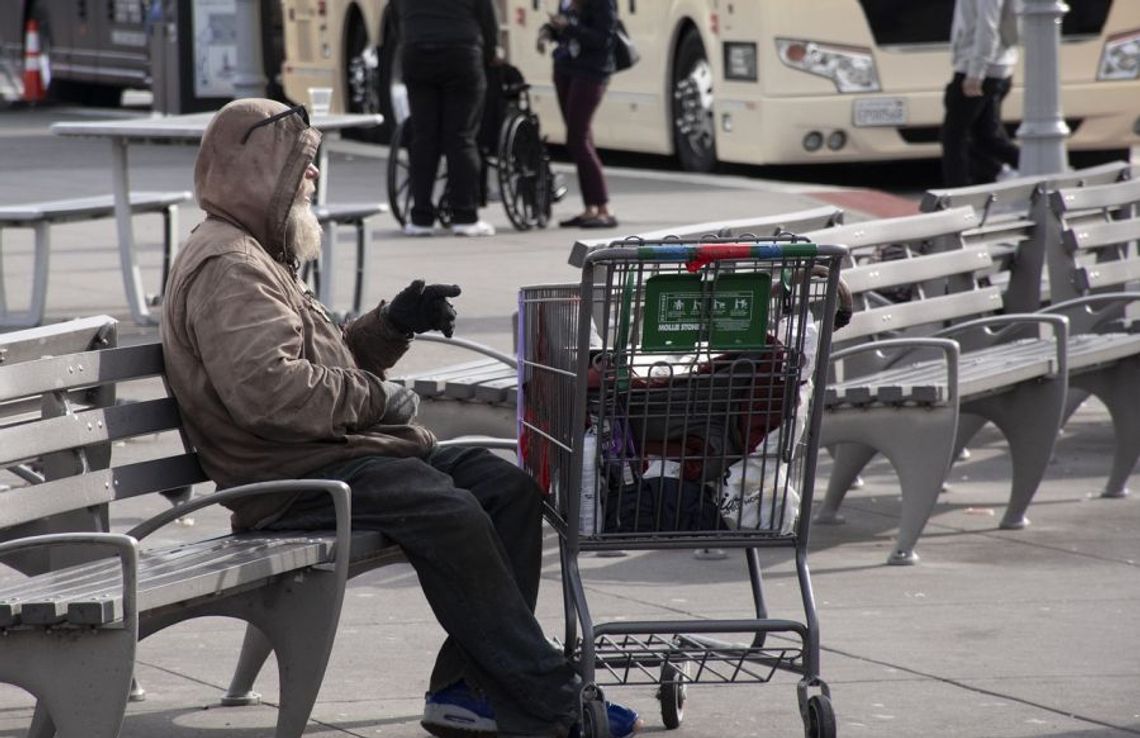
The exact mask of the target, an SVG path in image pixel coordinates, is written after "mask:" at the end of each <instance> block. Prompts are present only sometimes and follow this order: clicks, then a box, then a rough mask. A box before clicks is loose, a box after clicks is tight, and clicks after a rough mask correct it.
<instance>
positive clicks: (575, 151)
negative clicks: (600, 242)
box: [539, 0, 618, 228]
mask: <svg viewBox="0 0 1140 738" xmlns="http://www.w3.org/2000/svg"><path fill="white" fill-rule="evenodd" d="M616 28H617V6H616V4H615V0H562V4H561V6H560V12H559V13H558V15H554V16H551V18H550V22H549V23H547V24H546V25H545V26H544V27H543V31H542V33H541V35H540V37H539V43H540V45H541V44H542V42H543V41H544V40H545V39H551V40H553V41H555V42H557V44H558V45H557V47H556V48H555V49H554V87H555V89H556V90H557V91H558V107H559V108H560V109H561V111H562V120H563V121H564V122H565V123H566V148H567V150H569V152H570V156H571V157H572V158H573V159H574V163H575V164H576V165H577V167H578V184H579V186H580V188H581V190H582V201H583V203H584V204H585V209H584V210H583V211H582V212H581V213H580V214H578V215H576V216H574V217H573V218H570V219H568V220H564V221H561V222H560V223H559V225H561V226H562V227H564V228H575V227H576V228H615V227H616V226H617V224H618V222H617V218H615V217H614V215H613V213H611V212H610V209H609V193H608V191H607V190H606V177H605V174H604V173H603V172H602V160H601V159H599V158H598V151H597V149H595V148H594V137H593V135H592V134H591V133H590V122H591V121H592V120H593V118H594V112H595V111H596V110H597V109H598V105H600V104H601V102H602V97H603V96H604V95H605V94H606V86H607V85H608V84H609V80H610V75H611V74H613V73H614V33H615V30H616Z"/></svg>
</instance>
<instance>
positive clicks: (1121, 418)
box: [1066, 357, 1140, 497]
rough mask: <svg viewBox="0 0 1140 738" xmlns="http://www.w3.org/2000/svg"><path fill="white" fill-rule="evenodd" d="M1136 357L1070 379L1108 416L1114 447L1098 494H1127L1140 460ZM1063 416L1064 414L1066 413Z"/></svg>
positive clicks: (1138, 362)
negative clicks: (1131, 477) (1103, 483)
mask: <svg viewBox="0 0 1140 738" xmlns="http://www.w3.org/2000/svg"><path fill="white" fill-rule="evenodd" d="M1138 372H1140V358H1138V357H1133V358H1130V359H1127V360H1123V361H1118V362H1117V363H1116V364H1114V365H1112V366H1110V367H1106V368H1104V369H1100V370H1097V371H1092V372H1087V373H1085V374H1078V375H1077V376H1075V377H1073V378H1072V379H1071V380H1070V381H1071V382H1072V387H1071V388H1070V392H1069V394H1073V393H1072V391H1071V390H1072V388H1076V389H1079V390H1080V391H1081V394H1082V395H1084V394H1085V393H1091V394H1093V395H1095V396H1096V397H1097V399H1099V400H1100V401H1101V402H1103V403H1104V405H1105V407H1107V408H1108V414H1109V415H1110V416H1111V417H1112V432H1113V439H1114V441H1115V443H1116V449H1115V451H1114V453H1113V456H1112V468H1111V470H1110V471H1109V474H1108V480H1107V481H1106V482H1105V485H1104V489H1103V490H1102V491H1101V494H1100V496H1101V497H1127V496H1128V487H1127V484H1128V477H1129V476H1131V475H1132V470H1133V469H1134V468H1135V467H1136V461H1137V459H1140V412H1137V410H1136V386H1135V384H1136V377H1137V375H1138V374H1137V373H1138ZM1066 419H1067V416H1066Z"/></svg>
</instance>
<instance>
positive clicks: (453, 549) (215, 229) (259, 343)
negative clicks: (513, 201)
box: [160, 99, 640, 738]
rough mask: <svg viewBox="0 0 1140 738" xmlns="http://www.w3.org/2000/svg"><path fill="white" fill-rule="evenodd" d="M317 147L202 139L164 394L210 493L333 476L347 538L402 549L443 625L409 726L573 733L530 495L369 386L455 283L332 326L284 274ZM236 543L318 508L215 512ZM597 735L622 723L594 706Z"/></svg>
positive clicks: (294, 275) (272, 133)
mask: <svg viewBox="0 0 1140 738" xmlns="http://www.w3.org/2000/svg"><path fill="white" fill-rule="evenodd" d="M320 138H321V136H320V133H318V132H317V131H316V130H314V129H313V128H311V127H309V125H308V117H307V114H306V112H305V109H304V107H301V106H298V107H294V108H287V107H285V106H284V105H282V104H281V103H278V102H274V101H272V100H258V99H242V100H237V101H234V102H231V103H229V104H228V105H226V106H225V107H223V108H222V109H221V110H220V111H219V112H218V113H217V115H216V116H215V117H214V119H213V121H212V122H211V123H210V125H209V127H208V128H207V129H206V133H205V135H204V136H203V138H202V145H201V147H200V149H199V151H198V158H197V161H196V162H195V166H194V190H195V194H196V196H197V199H198V204H199V206H200V207H201V208H202V209H203V210H204V211H205V212H206V219H205V220H204V221H203V222H202V223H201V224H199V225H198V226H197V227H196V228H195V229H194V232H193V233H192V234H191V236H190V238H189V239H188V240H187V241H186V243H185V245H184V246H183V247H182V249H181V250H180V251H179V252H178V257H177V258H176V259H175V261H174V264H173V265H172V267H171V270H170V279H169V282H168V284H169V287H168V289H167V292H166V296H165V298H164V299H163V303H162V324H161V327H160V333H161V338H162V346H163V352H164V356H165V361H166V371H167V376H168V378H169V381H170V387H171V390H172V391H173V393H174V397H175V398H176V399H177V401H178V406H179V411H180V413H181V414H182V417H183V419H184V421H185V424H186V430H187V433H188V435H189V437H190V440H191V441H192V442H193V444H194V447H195V449H196V450H197V452H198V455H199V459H200V460H201V462H202V467H203V468H204V469H205V470H206V472H207V473H208V474H209V475H210V478H211V479H212V480H213V481H214V482H215V483H216V484H217V485H218V487H219V488H227V487H233V486H236V485H239V484H244V483H247V482H255V481H265V480H272V479H290V478H312V479H334V480H341V481H344V482H347V483H348V484H349V486H350V487H351V489H352V527H353V530H369V531H378V532H380V533H382V534H383V535H384V536H385V537H386V538H389V539H391V540H392V541H393V542H395V543H396V544H398V545H399V546H400V547H401V549H403V551H404V553H405V555H406V556H407V558H408V562H409V563H410V564H411V565H412V567H413V568H415V570H416V574H417V575H418V576H419V581H420V585H421V587H422V588H423V591H424V595H425V597H426V598H427V600H428V603H429V604H430V605H431V608H432V611H433V612H434V613H435V616H436V618H437V619H438V620H439V622H440V624H441V625H442V626H443V628H444V630H446V631H447V634H448V638H447V640H445V641H444V643H443V646H442V647H441V649H440V651H439V654H438V656H437V658H436V661H435V667H434V669H433V671H432V674H431V681H430V686H429V691H428V694H427V696H426V699H425V705H424V718H423V726H424V728H425V729H427V730H428V731H429V732H430V733H432V734H433V735H436V736H442V737H443V738H459V737H464V738H480V737H482V738H491V737H492V736H495V735H499V736H503V737H504V738H505V737H507V736H515V735H527V736H536V737H538V738H566V736H567V735H568V734H570V733H571V732H572V731H573V730H577V726H576V722H577V717H578V701H579V697H580V694H579V693H580V691H581V689H582V681H581V678H580V677H579V675H578V674H577V672H576V671H575V669H574V666H573V665H572V664H571V663H570V662H569V661H568V660H567V659H566V658H565V656H564V655H563V653H562V651H561V650H560V649H558V648H555V647H554V646H553V645H552V644H551V643H550V642H548V641H547V640H546V637H545V636H544V634H543V632H542V627H541V625H540V624H539V622H538V620H536V619H535V617H534V608H535V603H536V601H537V598H538V586H539V579H540V576H539V575H540V573H541V569H542V490H541V489H540V488H539V487H538V485H537V484H536V483H535V482H534V480H533V479H531V477H530V476H529V475H528V474H527V473H526V472H524V471H523V470H522V469H520V468H519V467H517V466H516V465H515V464H512V463H511V462H509V461H507V460H505V459H502V458H500V457H498V456H495V455H494V454H492V453H491V452H490V451H487V450H486V449H482V448H471V447H468V448H440V447H439V446H438V445H437V444H436V439H435V436H434V435H433V434H432V432H431V431H430V430H428V429H427V428H425V427H424V426H422V425H420V424H419V423H418V422H416V412H417V408H418V397H417V395H416V393H415V392H413V391H412V390H410V389H407V388H405V387H404V386H402V385H400V384H397V383H394V382H390V381H387V380H386V379H385V372H386V371H387V370H388V369H389V368H390V367H391V366H392V365H393V364H394V363H395V362H396V361H397V360H398V359H399V358H400V357H401V356H402V355H403V354H404V353H405V352H406V351H407V350H408V347H409V345H410V343H411V341H412V340H413V339H414V337H415V335H417V334H421V333H425V332H427V331H440V332H441V333H443V334H444V335H445V336H448V337H450V336H451V335H452V331H453V330H454V328H455V317H456V313H455V309H454V308H453V306H452V304H451V302H450V301H451V300H452V299H454V298H455V297H458V296H459V294H460V289H459V287H458V286H456V285H443V284H434V285H426V284H425V283H424V281H423V280H419V279H417V280H413V281H412V283H411V284H409V285H408V286H407V287H406V288H404V289H403V290H401V291H400V292H399V293H398V294H397V295H396V296H395V297H394V298H393V299H392V300H391V301H390V302H387V301H384V302H381V303H380V304H379V305H377V306H376V308H374V309H373V310H370V311H369V312H367V313H365V314H364V315H362V316H360V317H359V318H356V319H355V320H353V321H351V322H350V323H348V324H347V325H345V326H343V327H342V326H340V325H337V324H336V323H334V322H333V321H332V320H331V319H330V318H329V313H328V311H327V310H326V309H325V308H324V306H322V305H321V304H320V303H319V302H317V300H316V299H315V298H314V297H313V294H312V293H311V292H310V291H309V290H308V288H307V287H306V286H305V284H304V283H303V282H301V281H300V279H299V278H298V269H299V266H300V264H301V263H303V262H305V261H306V260H308V259H311V258H315V257H316V255H317V254H319V253H320V243H321V228H320V225H319V224H318V223H317V219H316V216H315V215H314V214H313V210H312V206H311V200H312V196H313V192H314V190H315V181H316V178H317V176H318V174H319V173H318V171H317V169H316V167H314V166H313V157H314V156H315V155H316V152H317V147H318V145H319V143H320ZM229 507H230V509H231V510H232V512H233V515H232V518H231V521H232V524H233V526H234V528H235V529H236V530H263V531H267V530H299V529H314V530H327V529H330V528H331V527H333V525H334V515H333V508H332V505H331V503H330V502H329V500H328V498H327V497H326V496H324V495H320V494H316V493H311V494H304V493H300V494H296V495H285V496H264V497H251V498H243V499H242V500H235V501H234V502H232V503H231V504H230V505H229ZM607 711H608V716H609V720H610V729H611V730H610V732H611V733H612V735H613V736H614V737H615V738H625V737H626V736H629V735H632V734H633V733H634V732H635V731H636V730H637V729H638V728H639V726H640V720H639V718H638V716H637V713H636V712H635V711H633V710H630V709H627V708H624V707H622V706H620V705H617V704H615V703H609V704H608V708H607Z"/></svg>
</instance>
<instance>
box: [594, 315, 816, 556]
mask: <svg viewBox="0 0 1140 738" xmlns="http://www.w3.org/2000/svg"><path fill="white" fill-rule="evenodd" d="M782 323H783V325H777V326H774V328H775V330H773V331H772V332H769V333H766V335H765V336H764V340H763V345H762V346H761V347H758V348H755V349H751V350H747V351H735V352H726V353H713V352H712V350H710V349H708V348H707V347H706V349H705V351H704V352H703V354H702V353H688V354H668V353H659V352H655V353H643V354H641V355H640V356H638V357H637V358H636V359H635V360H634V361H633V362H631V364H630V366H628V377H626V379H625V381H617V376H618V373H619V371H620V369H619V367H617V366H616V365H615V364H614V362H613V357H612V356H610V355H606V354H604V353H601V354H598V355H597V356H596V357H595V360H594V363H593V366H594V369H593V371H592V372H591V375H590V384H589V386H590V396H589V398H590V403H591V406H592V409H594V410H595V412H593V413H591V414H590V421H589V423H590V425H589V427H588V428H587V430H586V439H587V440H586V443H585V444H584V451H585V453H584V455H583V456H584V468H583V474H582V484H583V489H582V494H583V500H584V502H583V505H582V508H581V511H580V512H581V517H580V524H581V531H582V533H584V534H586V535H591V534H596V533H599V532H605V533H638V532H650V531H686V530H688V531H701V530H705V531H711V530H724V529H752V530H764V531H769V532H774V533H780V534H785V535H786V534H789V533H790V532H791V530H792V528H793V527H794V525H795V521H796V519H797V515H798V511H799V502H800V496H799V493H798V489H797V487H798V483H799V480H798V479H796V478H795V475H794V471H795V468H796V467H795V465H794V464H793V463H792V462H793V460H794V458H795V456H796V454H797V449H798V448H800V446H801V445H802V443H803V439H804V435H803V431H804V428H805V426H806V423H807V414H808V409H809V402H810V396H811V375H812V371H813V369H814V346H815V342H816V340H815V335H814V334H815V330H816V329H815V324H814V322H813V321H811V320H810V316H809V318H808V320H807V321H806V323H805V325H804V329H805V332H806V333H807V334H808V340H807V341H806V342H804V344H803V345H804V349H805V350H803V351H802V353H801V354H799V355H795V354H791V353H790V352H789V351H788V350H787V349H786V348H785V343H784V342H783V341H781V340H780V336H781V335H783V336H785V337H787V336H790V335H795V333H796V332H797V330H798V327H797V326H795V325H794V324H793V323H792V322H791V321H789V320H784V321H782ZM607 372H608V373H609V374H610V376H611V377H612V378H613V379H614V380H615V381H612V382H609V383H606V382H604V381H603V377H605V376H606V374H607ZM603 385H605V386H606V388H607V389H605V390H603ZM603 408H605V409H607V410H609V415H606V414H605V411H604V410H603ZM599 505H600V506H601V511H598V510H597V509H596V508H597V506H599ZM599 524H600V525H601V530H598V525H599Z"/></svg>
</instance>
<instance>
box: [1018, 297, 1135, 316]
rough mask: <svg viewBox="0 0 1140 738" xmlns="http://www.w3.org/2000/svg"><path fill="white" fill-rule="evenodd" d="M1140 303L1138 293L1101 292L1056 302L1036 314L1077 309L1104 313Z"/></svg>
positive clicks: (1067, 311)
mask: <svg viewBox="0 0 1140 738" xmlns="http://www.w3.org/2000/svg"><path fill="white" fill-rule="evenodd" d="M1138 301H1140V292H1102V293H1100V294H1096V295H1085V296H1084V297H1074V298H1073V299H1071V300H1065V301H1064V302H1058V303H1056V304H1054V305H1050V306H1049V307H1044V308H1041V309H1040V310H1038V311H1037V312H1038V313H1040V314H1043V315H1049V314H1053V313H1072V312H1073V311H1074V310H1076V309H1078V308H1088V309H1089V312H1096V311H1098V310H1099V311H1101V312H1105V311H1107V310H1109V309H1111V308H1123V307H1124V306H1125V305H1128V304H1129V303H1133V302H1138Z"/></svg>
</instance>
